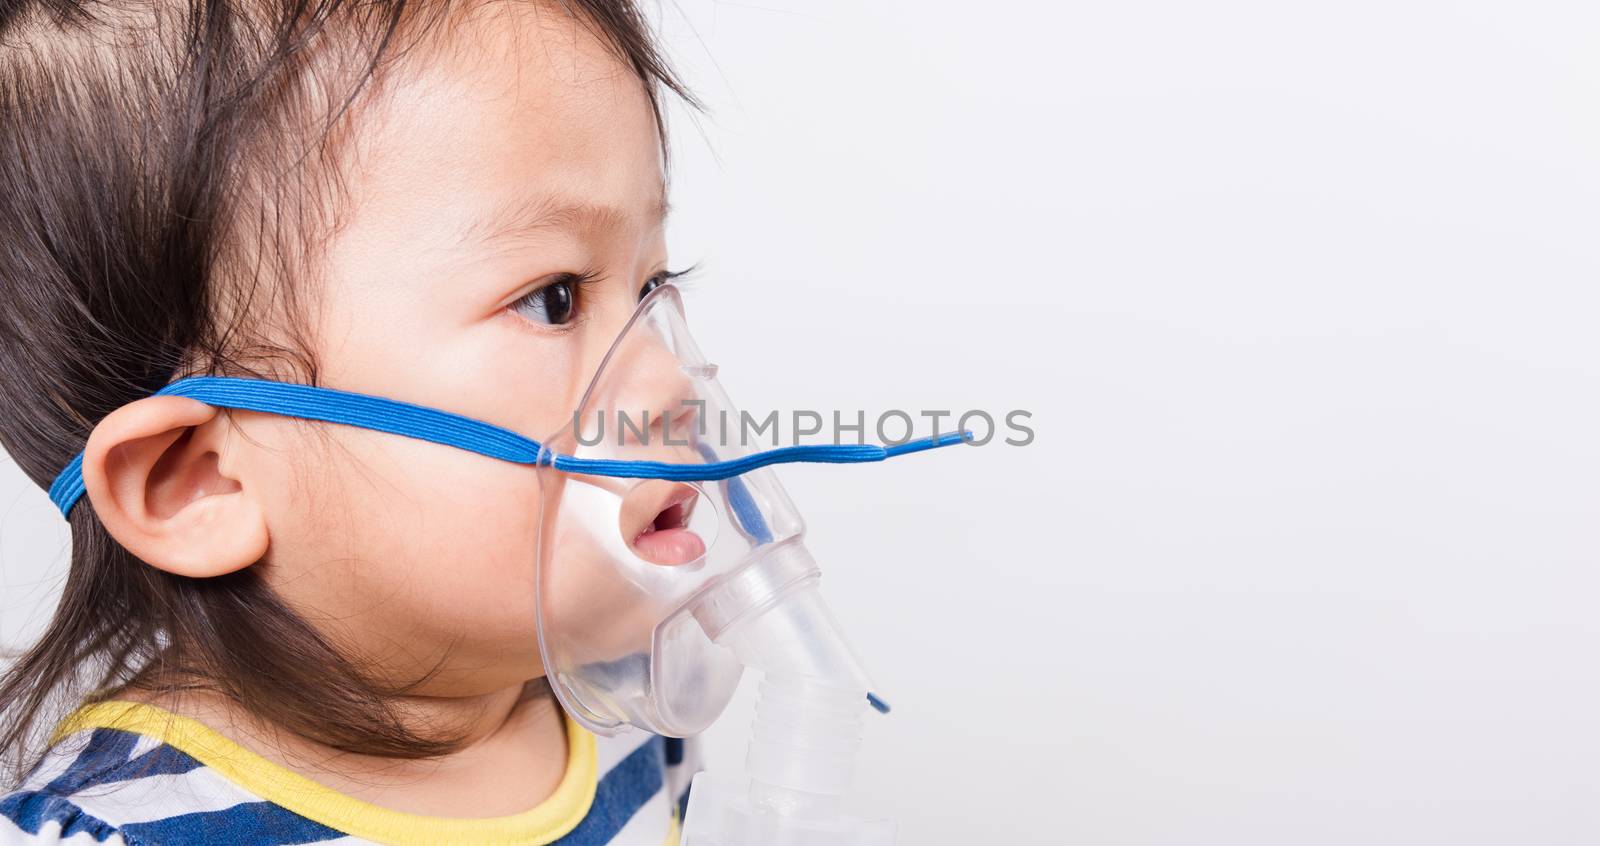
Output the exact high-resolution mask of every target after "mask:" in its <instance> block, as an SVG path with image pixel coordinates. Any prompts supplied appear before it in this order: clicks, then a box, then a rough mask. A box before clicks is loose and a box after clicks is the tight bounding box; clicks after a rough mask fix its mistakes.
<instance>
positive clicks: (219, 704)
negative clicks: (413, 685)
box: [120, 681, 567, 817]
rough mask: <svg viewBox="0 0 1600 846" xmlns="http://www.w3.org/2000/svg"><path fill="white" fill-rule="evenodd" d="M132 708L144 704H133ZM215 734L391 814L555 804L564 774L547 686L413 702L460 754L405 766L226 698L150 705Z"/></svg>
mask: <svg viewBox="0 0 1600 846" xmlns="http://www.w3.org/2000/svg"><path fill="white" fill-rule="evenodd" d="M120 698H128V699H139V698H140V697H138V696H137V695H130V696H126V697H120ZM145 701H149V702H150V703H151V704H154V705H158V706H160V707H163V708H166V709H168V710H170V711H173V712H175V713H178V714H182V715H184V716H187V717H192V718H194V719H197V720H199V721H200V722H202V723H205V724H206V725H208V726H210V727H211V728H213V729H215V730H216V731H218V732H220V733H222V734H223V735H224V736H226V737H228V738H229V739H231V740H233V741H234V742H236V743H238V744H239V745H241V746H244V747H245V748H247V749H249V750H251V751H252V752H255V753H257V754H259V755H261V756H262V757H265V758H267V759H268V760H270V761H272V762H273V763H276V764H279V765H281V766H283V767H287V768H288V769H290V770H293V771H294V772H297V773H299V774H300V775H303V776H305V777H307V778H309V779H312V780H313V781H316V782H318V783H320V784H323V785H325V786H327V787H330V788H332V789H334V790H337V791H339V792H340V793H343V794H345V795H347V796H351V797H353V798H356V799H359V800H361V801H363V802H370V803H372V804H374V805H378V806H381V807H384V808H389V809H391V810H396V811H405V812H408V813H413V814H424V815H428V816H441V817H495V816H504V815H508V814H516V813H521V812H523V811H526V810H528V809H530V808H533V807H534V806H536V805H538V804H539V803H540V802H542V801H544V800H545V799H546V798H548V797H549V796H550V795H551V794H552V793H554V792H555V789H556V786H557V785H558V784H560V782H561V777H562V775H563V774H564V773H565V772H566V763H567V731H566V719H565V717H564V716H563V714H562V712H561V709H560V708H559V707H558V706H557V704H556V701H555V697H554V696H552V695H551V693H550V690H549V688H548V687H547V686H546V685H545V684H544V683H543V682H542V681H541V682H536V683H530V684H528V685H526V686H518V687H514V688H508V689H505V690H500V691H495V692H493V693H489V694H484V695H480V696H472V697H412V698H408V699H406V700H405V701H404V702H403V703H400V704H401V711H402V713H404V714H406V715H407V717H408V718H409V721H410V722H411V723H412V725H415V726H418V727H422V726H435V727H437V726H450V727H452V728H454V729H455V730H456V731H458V732H459V733H460V734H459V736H461V737H462V738H463V743H462V745H461V747H460V748H459V749H457V750H456V751H455V752H451V753H450V754H448V755H444V756H441V757H438V758H430V759H426V760H403V759H395V758H383V757H378V756H372V755H358V754H355V753H350V752H341V751H339V750H335V749H332V748H330V747H327V746H323V745H321V744H318V743H314V742H312V741H309V740H306V739H305V738H302V737H298V736H295V735H291V734H289V733H288V732H282V731H275V730H273V729H271V728H270V727H267V726H263V725H261V724H260V723H259V721H255V720H253V719H252V718H251V717H250V715H248V714H246V713H244V712H243V711H242V710H241V709H240V708H239V706H238V705H236V704H234V703H232V702H230V701H228V700H226V699H224V698H223V697H220V696H216V695H212V694H204V693H195V692H186V693H185V694H184V696H183V698H182V699H179V700H172V701H163V700H162V699H147V700H145Z"/></svg>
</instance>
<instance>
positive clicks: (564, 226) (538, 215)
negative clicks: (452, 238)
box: [456, 191, 672, 246]
mask: <svg viewBox="0 0 1600 846" xmlns="http://www.w3.org/2000/svg"><path fill="white" fill-rule="evenodd" d="M671 210H672V207H671V205H670V204H669V203H668V202H667V195H666V192H665V191H663V192H662V193H661V195H660V196H659V197H658V198H657V199H656V201H655V202H654V203H653V204H651V206H650V207H649V208H648V209H646V210H645V213H644V214H645V216H644V218H643V221H642V222H644V223H647V224H649V223H654V224H659V223H661V222H662V221H665V220H666V219H667V214H668V213H669V212H671ZM633 222H634V215H633V214H631V213H630V212H627V211H625V210H623V209H621V208H619V207H617V206H611V205H597V204H594V203H588V202H584V201H581V200H572V199H571V198H569V197H562V196H559V195H558V196H544V197H519V198H516V199H513V200H511V201H509V202H506V203H504V204H502V205H501V206H499V207H497V208H496V209H494V210H493V211H491V212H490V213H489V214H487V215H485V216H483V217H480V218H478V219H476V220H474V221H473V222H472V223H470V224H468V225H466V226H464V227H462V228H461V230H460V231H459V232H458V233H457V235H456V244H457V245H459V246H467V245H480V246H494V245H497V244H503V243H511V242H515V241H518V240H521V239H523V238H528V237H532V236H535V235H538V234H540V233H543V232H549V231H561V230H568V231H571V230H583V229H600V230H613V231H614V230H618V229H625V228H627V226H628V225H629V224H631V223H633Z"/></svg>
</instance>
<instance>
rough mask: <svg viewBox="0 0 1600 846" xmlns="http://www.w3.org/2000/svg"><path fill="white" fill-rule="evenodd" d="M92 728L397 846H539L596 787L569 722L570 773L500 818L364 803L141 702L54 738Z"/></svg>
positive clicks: (88, 718)
mask: <svg viewBox="0 0 1600 846" xmlns="http://www.w3.org/2000/svg"><path fill="white" fill-rule="evenodd" d="M95 728H110V729H120V730H122V731H128V732H133V733H135V734H142V735H146V736H149V737H152V738H155V739H157V740H160V741H161V742H163V743H166V744H168V745H169V746H172V747H174V748H176V749H178V750H179V751H182V752H184V753H186V754H188V755H189V756H191V757H193V758H194V759H195V760H197V761H199V762H200V763H202V764H204V765H206V766H208V767H210V768H212V769H213V770H216V771H217V772H218V773H220V774H221V775H222V776H223V777H225V778H227V779H228V780H229V781H232V782H233V783H235V784H237V785H239V786H240V787H242V788H244V789H245V790H247V791H249V792H251V793H253V794H255V795H257V796H259V797H261V798H262V799H265V800H267V801H269V802H272V803H275V804H277V805H281V806H282V807H284V808H287V809H289V810H290V811H293V812H295V813H297V814H299V815H300V816H302V817H305V818H306V819H309V820H312V821H314V822H319V823H322V824H323V825H325V826H328V827H329V828H333V829H336V830H338V831H342V832H344V833H345V834H351V835H355V836H356V837H363V838H366V839H368V840H375V841H378V842H380V843H390V844H394V845H395V846H413V844H414V845H415V846H425V844H435V843H482V844H492V846H542V844H546V843H550V842H552V841H555V840H557V839H559V838H561V837H562V836H563V835H565V834H566V833H567V832H569V831H571V830H572V829H573V828H575V827H577V825H578V823H580V822H582V821H583V818H584V816H585V815H587V814H588V813H589V806H590V805H591V804H593V802H594V794H595V788H596V786H597V785H598V783H599V763H598V760H597V758H596V751H595V738H594V735H592V734H590V733H589V732H588V731H586V730H585V729H584V728H583V727H582V726H579V725H578V724H577V723H574V722H572V719H571V718H570V717H569V718H567V749H568V757H567V771H566V774H565V775H563V776H562V777H561V783H560V784H559V785H557V787H556V792H555V793H553V794H551V796H550V798H549V799H546V800H545V801H543V802H541V803H540V804H539V805H538V806H536V807H534V808H532V809H531V810H528V811H524V812H522V813H520V814H512V815H510V816H505V817H480V818H456V817H429V816H423V815H421V814H408V813H405V812H403V811H394V810H390V809H388V808H382V807H379V806H377V805H373V804H371V803H370V802H363V801H361V800H359V799H355V798H352V797H350V796H346V795H344V794H343V793H340V792H338V791H336V790H334V789H332V788H330V787H326V786H324V785H321V784H318V783H317V782H315V781H312V780H311V779H309V778H306V777H305V776H302V775H300V774H299V773H296V772H294V771H292V770H289V769H287V768H285V767H282V766H280V765H278V764H275V763H273V762H271V761H269V760H267V759H266V758H263V757H261V756H260V755H257V754H256V753H254V752H251V751H250V750H248V749H245V748H244V747H242V746H240V745H239V744H237V743H234V742H233V741H231V740H229V739H227V738H226V737H223V736H222V735H220V734H218V733H217V732H215V731H213V730H212V729H210V728H207V727H206V726H205V725H203V724H202V723H199V722H197V721H195V720H192V719H189V718H188V717H180V716H178V715H177V714H173V713H171V712H169V711H165V710H162V709H160V708H157V707H155V706H153V705H146V704H143V703H138V702H101V703H97V704H94V705H86V706H84V707H82V708H79V709H78V710H77V711H75V712H73V714H72V715H71V716H69V717H67V719H66V720H64V721H63V722H62V724H61V726H60V727H59V728H58V729H57V730H56V737H57V738H61V737H65V736H67V735H69V734H72V733H74V732H79V731H84V730H87V729H95Z"/></svg>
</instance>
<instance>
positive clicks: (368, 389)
mask: <svg viewBox="0 0 1600 846" xmlns="http://www.w3.org/2000/svg"><path fill="white" fill-rule="evenodd" d="M520 6H521V4H505V5H496V6H495V7H494V8H495V9H496V10H497V11H495V12H492V13H485V15H484V16H482V17H481V18H480V19H479V21H478V22H477V23H476V25H474V26H471V27H470V28H469V29H467V30H466V31H463V32H460V33H459V34H457V35H453V36H452V37H451V39H450V42H451V43H449V44H448V45H446V46H445V47H444V48H443V49H439V50H436V51H429V52H428V53H427V54H426V55H424V54H423V53H422V52H421V51H419V52H417V53H413V54H412V55H411V56H410V57H409V58H408V59H406V64H405V68H404V69H403V70H402V72H401V75H400V78H399V79H398V80H394V81H390V82H389V83H388V84H387V85H386V87H385V88H384V89H383V93H382V97H381V102H379V103H378V105H376V106H375V107H374V108H372V109H369V110H367V111H366V112H364V113H363V114H362V124H361V127H360V129H359V130H358V132H357V137H356V139H355V140H354V141H353V147H352V149H351V150H350V156H351V159H350V161H351V176H350V177H349V184H348V189H349V192H350V205H349V206H348V207H346V208H344V209H343V211H342V216H341V220H342V222H343V225H342V227H341V228H340V229H339V231H338V232H337V234H336V235H335V236H333V237H332V239H331V240H330V242H329V243H328V245H327V262H326V265H325V271H324V274H323V278H321V279H318V280H316V281H315V287H314V288H313V289H312V290H313V297H314V302H315V307H314V318H313V326H314V328H315V342H316V350H315V352H316V356H317V361H318V364H319V366H320V367H321V371H320V382H321V384H323V385H326V386H328V387H334V388H340V389H344V390H350V391H357V392H361V393H369V394H377V395H380V396H385V397H391V398H394V399H399V400H405V401H409V402H414V403H417V404H420V405H427V406H432V407H435V408H440V409H444V410H448V411H453V412H457V413H459V414H463V415H467V416H470V417H474V418H478V419H480V420H485V421H488V422H491V423H495V424H498V425H500V426H503V427H506V428H508V429H512V430H515V431H517V432H520V433H522V434H524V435H527V436H529V437H532V438H535V439H544V438H546V437H547V436H549V435H551V434H552V433H555V432H557V431H558V430H560V429H562V428H563V427H565V426H567V425H568V424H570V422H571V420H572V411H573V409H574V407H575V406H576V405H577V403H578V401H579V398H580V394H581V392H582V390H583V388H584V387H585V386H586V384H587V382H588V379H589V377H590V376H591V375H592V374H593V373H594V371H595V369H596V367H597V366H598V364H599V360H600V357H601V356H602V355H604V353H605V351H606V350H607V348H608V346H609V345H610V344H611V342H612V341H613V340H614V339H615V338H616V336H617V333H618V331H619V330H620V329H621V327H622V325H623V323H624V322H625V321H626V320H627V318H628V317H629V316H630V314H631V313H632V312H633V309H634V307H635V305H636V304H637V302H638V300H639V294H640V290H641V288H643V287H644V286H645V285H646V283H647V282H649V281H650V280H652V279H653V278H657V277H659V276H660V275H661V274H663V273H664V272H665V271H666V269H667V268H666V257H667V256H666V246H665V242H664V238H663V230H662V215H663V213H664V203H663V192H664V184H663V177H662V162H661V157H660V144H659V136H658V133H657V127H656V124H655V119H654V116H653V113H652V110H651V106H650V102H649V99H648V98H647V96H646V93H645V91H644V88H643V84H642V83H641V82H640V81H639V79H638V78H637V77H636V76H635V74H634V73H633V72H632V71H631V70H630V69H628V68H626V67H624V66H623V65H622V64H621V63H619V62H618V60H617V59H615V58H614V57H613V56H612V55H611V54H610V53H609V52H608V51H607V50H606V49H605V48H604V47H603V46H602V45H601V44H600V43H599V42H598V41H596V40H595V39H594V38H593V37H592V36H590V35H589V34H588V33H587V32H586V31H585V30H584V29H583V27H582V26H580V25H578V24H576V23H574V22H573V21H572V20H571V19H569V18H567V17H565V16H564V15H561V14H559V13H554V12H548V11H545V12H538V13H536V12H534V11H532V10H531V9H527V8H519V7H520ZM237 417H238V420H239V421H240V425H241V427H242V429H243V434H244V436H245V440H246V441H247V442H254V443H253V444H248V443H241V444H240V445H239V449H241V450H244V451H246V452H249V454H250V457H248V458H245V457H244V456H242V455H241V456H239V458H240V459H241V460H247V461H249V463H250V465H251V469H252V474H251V475H252V477H253V478H256V479H261V480H263V481H262V482H261V483H259V484H258V493H260V494H261V495H262V498H263V500H264V501H265V502H266V503H267V512H268V520H269V527H268V528H269V532H270V550H269V552H268V555H267V558H266V560H265V562H264V564H265V567H266V570H265V572H266V573H267V574H268V577H269V579H270V580H271V582H272V584H273V585H274V586H275V587H276V589H277V590H278V591H279V592H280V593H281V594H282V595H283V596H284V597H285V599H286V600H287V601H289V603H290V604H291V605H292V606H294V607H295V608H296V609H297V610H299V611H300V612H301V613H302V614H303V615H305V616H306V618H307V619H308V620H309V621H310V622H311V623H312V624H313V625H315V626H318V627H319V628H321V629H323V630H324V631H325V632H327V633H328V634H330V635H332V636H333V637H335V638H336V639H337V640H338V642H340V643H342V644H343V645H345V646H346V647H347V648H353V649H354V650H356V651H357V653H358V655H359V656H360V657H361V658H363V659H366V660H371V661H376V662H379V664H378V666H380V667H382V668H384V669H385V670H387V671H388V672H390V673H392V674H393V677H394V678H396V679H406V678H408V677H411V676H414V675H417V674H420V673H422V672H425V671H427V670H430V669H433V668H434V665H435V664H437V663H439V661H440V659H444V658H447V660H446V661H445V662H444V664H443V671H442V672H441V673H440V674H439V675H437V676H435V677H434V678H432V679H431V680H430V681H429V683H428V685H427V686H425V687H424V688H422V689H421V690H420V691H419V692H420V693H430V692H437V693H446V692H447V693H450V694H468V693H475V692H485V691H488V690H492V689H495V688H499V687H504V686H506V685H507V684H514V683H516V682H518V681H520V680H524V679H528V678H531V677H535V676H537V675H539V674H540V673H541V672H542V669H541V666H540V663H539V657H538V649H537V643H536V640H535V633H534V552H535V532H536V530H537V524H538V515H539V512H540V508H539V489H538V481H537V478H536V474H535V472H534V471H533V470H532V469H531V468H529V467H523V466H519V465H514V464H509V463H505V462H501V461H496V460H494V459H490V458H484V457H480V456H476V455H473V454H471V453H466V452H462V451H460V450H456V449H451V448H449V447H443V446H437V445H433V444H428V443H424V442H419V441H415V440H411V439H407V438H402V437H395V436H389V435H383V434H377V433H372V432H367V431H363V430H356V429H350V428H346V427H337V426H309V427H308V426H307V425H306V424H304V423H298V422H295V421H291V420H287V419H283V418H277V417H272V416H267V415H253V414H240V415H238V416H237Z"/></svg>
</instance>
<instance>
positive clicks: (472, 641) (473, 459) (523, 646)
mask: <svg viewBox="0 0 1600 846" xmlns="http://www.w3.org/2000/svg"><path fill="white" fill-rule="evenodd" d="M375 437H377V436H375ZM386 440H387V439H386ZM458 452H459V451H456V450H450V449H449V448H446V447H439V446H436V445H430V444H410V443H401V444H398V445H397V444H391V443H383V444H381V448H379V449H376V450H372V451H369V452H367V453H363V454H360V455H358V456H355V457H351V458H347V459H344V460H335V461H332V462H330V464H329V465H327V466H326V467H325V468H324V469H325V471H326V472H327V473H328V474H329V475H331V476H332V477H333V478H332V479H331V480H330V483H329V484H327V485H325V486H322V487H321V488H320V490H321V491H322V492H323V493H322V494H321V495H319V496H313V497H308V498H307V499H306V501H304V502H303V503H302V506H301V507H302V508H303V510H304V512H305V513H304V516H303V523H304V524H305V525H307V526H310V527H312V528H311V529H310V531H309V532H307V533H306V534H307V535H308V536H307V537H305V538H301V539H299V540H298V542H297V543H295V544H294V546H296V547H297V548H299V549H301V550H303V553H304V555H303V557H304V559H305V561H318V560H320V562H321V563H319V564H314V565H311V566H306V565H305V563H304V562H301V564H300V565H299V566H293V567H291V566H285V567H281V568H279V569H280V572H281V573H282V574H283V575H284V576H286V577H288V578H286V579H285V581H284V584H283V586H282V590H281V591H280V592H287V593H288V597H286V598H289V599H290V601H291V604H292V605H294V606H295V607H297V608H307V609H313V610H314V612H315V613H314V614H313V615H309V616H316V617H320V618H321V619H324V620H327V621H329V624H330V626H333V627H336V629H337V631H336V632H334V634H335V636H336V637H337V639H338V641H339V642H340V643H342V644H348V645H349V647H350V648H351V649H353V650H354V651H358V652H359V653H360V655H359V657H360V658H361V659H362V660H363V661H366V662H370V663H372V664H375V665H377V666H379V667H381V668H383V670H384V672H385V673H386V674H389V675H391V676H392V677H393V678H396V679H402V680H404V679H408V678H415V677H418V676H421V675H424V674H427V673H429V672H434V673H435V674H436V677H435V681H434V683H433V684H434V685H436V686H438V685H442V686H444V687H446V688H449V690H438V691H437V692H450V691H457V690H464V689H478V688H486V689H492V688H493V687H496V686H501V685H504V684H510V683H514V682H515V681H517V680H521V679H526V678H530V677H533V676H535V675H538V674H539V665H538V644H537V640H536V635H535V629H534V594H533V569H534V537H535V532H536V529H537V525H536V521H537V518H538V513H539V509H538V484H537V480H536V478H535V471H534V470H533V469H532V468H528V467H521V466H518V465H514V464H509V463H506V462H500V461H495V460H493V459H486V458H482V457H479V456H474V455H471V454H465V453H461V454H457V453H458ZM295 570H298V571H299V577H298V578H295V577H293V571H295ZM441 662H443V663H442V666H440V665H441ZM436 666H437V667H438V669H436Z"/></svg>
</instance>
